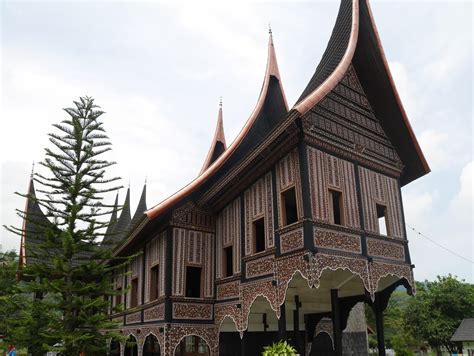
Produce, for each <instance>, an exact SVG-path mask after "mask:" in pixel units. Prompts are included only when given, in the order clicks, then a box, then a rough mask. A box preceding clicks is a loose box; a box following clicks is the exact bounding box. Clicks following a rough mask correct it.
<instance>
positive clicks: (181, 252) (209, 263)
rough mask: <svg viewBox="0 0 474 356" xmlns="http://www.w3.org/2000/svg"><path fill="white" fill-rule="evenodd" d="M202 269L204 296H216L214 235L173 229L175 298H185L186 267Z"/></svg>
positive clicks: (173, 289) (173, 285)
mask: <svg viewBox="0 0 474 356" xmlns="http://www.w3.org/2000/svg"><path fill="white" fill-rule="evenodd" d="M187 266H196V267H201V268H202V282H203V284H201V285H202V288H201V289H202V291H203V293H202V295H203V296H204V298H212V297H213V296H214V268H215V266H214V235H213V234H210V233H206V232H201V231H194V230H187V229H180V228H174V229H173V282H172V291H173V295H174V296H183V297H184V296H185V283H186V267H187Z"/></svg>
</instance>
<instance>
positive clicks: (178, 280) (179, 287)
mask: <svg viewBox="0 0 474 356" xmlns="http://www.w3.org/2000/svg"><path fill="white" fill-rule="evenodd" d="M185 241H186V230H184V229H176V228H175V229H173V295H177V296H183V295H184V274H185V271H184V261H185Z"/></svg>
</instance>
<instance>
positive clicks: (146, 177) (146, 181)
mask: <svg viewBox="0 0 474 356" xmlns="http://www.w3.org/2000/svg"><path fill="white" fill-rule="evenodd" d="M147 183H148V176H145V185H146V184H147Z"/></svg>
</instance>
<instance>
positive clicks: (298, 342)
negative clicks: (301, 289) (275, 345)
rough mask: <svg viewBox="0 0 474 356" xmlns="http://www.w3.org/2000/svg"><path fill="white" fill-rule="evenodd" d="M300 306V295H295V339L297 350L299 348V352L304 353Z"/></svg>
mask: <svg viewBox="0 0 474 356" xmlns="http://www.w3.org/2000/svg"><path fill="white" fill-rule="evenodd" d="M300 308H301V302H300V298H299V296H297V295H295V310H294V311H293V332H294V336H293V339H294V340H295V347H296V350H298V352H299V353H300V354H301V355H302V354H303V352H304V350H303V344H302V342H301V337H300Z"/></svg>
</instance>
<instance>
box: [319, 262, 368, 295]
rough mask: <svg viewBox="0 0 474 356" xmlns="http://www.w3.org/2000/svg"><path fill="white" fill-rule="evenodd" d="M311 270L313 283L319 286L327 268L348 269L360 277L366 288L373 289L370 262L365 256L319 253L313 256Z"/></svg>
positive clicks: (334, 269)
mask: <svg viewBox="0 0 474 356" xmlns="http://www.w3.org/2000/svg"><path fill="white" fill-rule="evenodd" d="M311 269H312V271H311V272H310V275H311V277H312V278H313V281H311V282H312V285H314V286H315V287H316V288H318V287H319V283H320V279H321V275H322V274H323V272H324V271H325V270H327V269H329V270H332V271H336V270H338V269H346V270H348V271H350V272H352V273H354V274H356V275H358V276H359V277H360V279H361V280H362V282H363V284H364V287H365V289H366V290H368V291H370V290H371V284H370V278H369V266H368V262H367V260H366V259H364V258H355V257H354V258H352V257H345V256H339V255H329V254H323V253H317V254H315V255H314V256H313V257H312V261H311Z"/></svg>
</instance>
